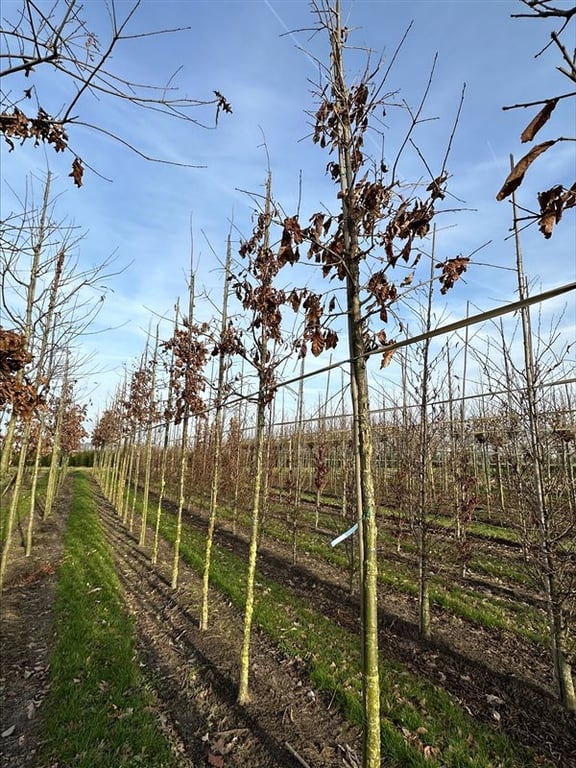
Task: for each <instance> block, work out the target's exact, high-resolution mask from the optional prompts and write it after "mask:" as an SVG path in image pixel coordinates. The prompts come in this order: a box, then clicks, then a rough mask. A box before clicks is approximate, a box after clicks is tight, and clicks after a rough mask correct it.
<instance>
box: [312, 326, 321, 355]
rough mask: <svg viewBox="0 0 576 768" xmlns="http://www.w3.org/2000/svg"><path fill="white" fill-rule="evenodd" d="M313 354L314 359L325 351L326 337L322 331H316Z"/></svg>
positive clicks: (313, 337)
mask: <svg viewBox="0 0 576 768" xmlns="http://www.w3.org/2000/svg"><path fill="white" fill-rule="evenodd" d="M311 349H312V354H313V355H314V357H318V355H321V354H322V352H323V351H324V336H322V332H321V331H320V330H316V331H315V332H314V335H313V336H312V347H311Z"/></svg>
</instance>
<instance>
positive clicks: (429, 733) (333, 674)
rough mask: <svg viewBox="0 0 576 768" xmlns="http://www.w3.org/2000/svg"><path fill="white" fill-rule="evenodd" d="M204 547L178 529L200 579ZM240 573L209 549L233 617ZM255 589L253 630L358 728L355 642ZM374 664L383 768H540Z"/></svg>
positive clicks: (420, 686) (282, 593) (268, 584)
mask: <svg viewBox="0 0 576 768" xmlns="http://www.w3.org/2000/svg"><path fill="white" fill-rule="evenodd" d="M138 506H139V505H137V508H138ZM154 518H155V510H154V511H153V512H151V514H150V524H151V525H154V522H155V520H154ZM175 528H176V525H175V516H174V515H173V514H172V513H169V512H167V511H165V512H164V513H163V516H162V521H161V533H162V536H163V537H164V538H165V539H166V540H168V541H170V542H173V541H174V537H175ZM204 546H205V543H204V536H203V534H202V532H201V531H198V530H197V529H195V528H193V527H192V526H189V525H187V524H186V523H185V522H184V524H183V530H182V541H181V549H180V553H181V556H182V558H183V560H184V561H185V562H186V563H188V565H190V566H191V567H192V568H194V569H195V570H196V571H198V572H199V573H201V572H202V568H203V558H204ZM246 568H247V567H246V563H245V562H244V561H243V560H242V559H240V558H238V557H237V556H235V555H233V554H232V553H230V552H228V551H227V550H223V549H221V548H219V547H218V546H215V547H214V549H213V557H212V569H211V583H212V585H213V586H214V587H215V588H216V589H217V590H218V591H219V592H221V593H222V594H225V595H226V596H227V597H228V598H229V599H230V600H231V602H232V603H233V604H234V605H235V606H236V607H237V608H238V609H239V610H242V609H243V607H244V596H245V584H246ZM257 585H258V596H257V603H256V609H255V617H254V618H255V621H256V622H257V624H258V625H259V626H260V627H261V628H262V629H263V630H264V631H265V632H266V633H267V635H268V636H269V637H270V638H271V640H272V641H273V642H274V643H275V644H276V645H277V647H278V648H280V650H282V651H283V652H284V653H285V654H286V655H287V656H289V657H291V658H295V659H299V660H301V661H302V663H304V664H305V665H306V669H307V673H308V675H309V677H310V679H311V681H312V683H313V684H314V685H315V686H316V688H317V689H319V690H322V691H324V692H325V694H326V696H327V697H329V698H332V699H334V700H336V701H338V703H339V705H340V707H341V709H342V711H343V712H344V713H345V715H346V716H347V717H348V718H349V719H350V720H351V721H353V722H356V723H357V724H361V722H362V708H361V675H360V672H359V670H360V646H359V638H358V636H357V635H356V634H352V633H350V632H348V631H347V630H346V629H344V628H343V627H341V626H340V625H338V624H335V623H334V622H332V621H330V620H329V619H328V618H326V617H325V616H324V615H322V614H321V613H319V612H317V611H315V610H314V609H313V608H312V607H311V606H310V604H309V603H308V602H306V601H304V600H301V599H299V598H297V597H296V596H295V595H294V594H293V593H292V592H290V591H289V590H286V589H284V588H283V587H281V586H280V585H279V584H277V583H276V582H273V581H269V580H267V579H264V578H262V577H261V576H258V577H257ZM380 664H381V666H380V678H381V679H380V684H381V713H382V748H383V757H384V758H385V762H386V765H387V766H389V768H400V767H401V766H402V768H424V766H427V768H437V767H439V766H442V768H496V767H498V768H529V767H530V766H535V765H537V764H538V763H537V762H536V759H535V758H534V756H533V755H532V753H530V752H529V751H527V750H524V749H522V748H520V747H518V746H517V745H515V744H513V743H512V742H511V741H510V740H509V739H508V738H507V737H506V736H505V735H504V734H502V733H499V732H498V731H496V730H493V729H491V728H489V727H486V726H484V725H482V724H479V723H477V722H476V721H475V720H474V719H473V718H472V717H470V716H469V715H468V714H467V713H466V712H465V711H464V709H463V708H462V707H460V706H459V705H458V703H457V702H456V701H455V700H454V699H453V698H452V697H451V696H450V695H449V694H448V693H446V692H445V691H444V690H442V689H441V688H438V687H436V686H434V685H432V684H431V683H429V682H427V681H426V680H423V679H421V678H419V677H417V676H415V675H413V674H412V673H410V672H408V671H407V670H406V669H404V668H403V667H402V666H401V665H399V664H397V663H393V662H390V661H389V660H388V659H386V658H384V657H382V658H381V662H380ZM540 765H542V763H540Z"/></svg>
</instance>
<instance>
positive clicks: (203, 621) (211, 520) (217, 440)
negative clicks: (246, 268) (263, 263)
mask: <svg viewBox="0 0 576 768" xmlns="http://www.w3.org/2000/svg"><path fill="white" fill-rule="evenodd" d="M231 261H232V243H231V239H230V235H228V242H227V246H226V264H225V268H224V270H225V275H224V294H223V296H222V318H221V325H220V337H221V339H223V338H224V334H225V332H226V329H227V327H228V294H229V290H230V288H229V286H230V281H229V279H228V276H229V274H230V264H231ZM225 377H226V354H225V352H224V350H223V349H221V350H220V353H219V355H218V384H217V389H216V411H215V414H214V451H213V455H212V479H211V484H210V508H209V510H208V531H207V534H206V550H205V552H204V572H203V575H202V611H201V616H200V629H204V630H205V629H208V596H209V587H210V564H211V560H212V544H213V541H214V528H215V526H216V511H217V509H218V485H219V482H220V456H221V453H222V415H223V410H224V384H225Z"/></svg>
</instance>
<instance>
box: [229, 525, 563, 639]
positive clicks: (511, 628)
mask: <svg viewBox="0 0 576 768" xmlns="http://www.w3.org/2000/svg"><path fill="white" fill-rule="evenodd" d="M242 523H244V520H242ZM264 526H265V528H264V529H265V533H266V534H267V535H269V536H271V537H273V538H274V539H276V540H278V541H281V542H283V543H285V544H288V543H289V542H290V536H291V533H290V531H288V530H287V529H286V527H285V526H283V525H282V521H280V520H278V519H277V518H271V517H270V518H268V519H266V520H265V523H264ZM298 548H299V551H301V552H308V553H310V554H312V555H314V556H315V557H318V558H321V559H322V560H324V561H325V562H328V563H331V564H332V565H334V566H337V567H338V568H339V569H340V570H345V569H347V568H349V563H348V559H347V556H346V552H345V549H344V547H336V548H334V549H332V548H331V547H329V546H328V544H327V541H326V537H323V536H320V535H318V534H315V533H313V532H309V531H305V530H301V531H299V533H298ZM378 580H379V581H380V583H382V584H386V585H387V586H390V587H393V588H394V589H396V590H398V591H399V592H403V593H405V594H408V595H411V596H413V597H414V596H417V595H418V584H417V582H416V577H415V574H414V569H413V568H410V566H409V565H406V564H402V563H398V562H397V561H393V562H390V561H388V560H387V559H386V556H385V555H384V557H382V558H381V560H380V563H379V572H378ZM430 582H431V586H430V599H431V601H432V602H433V603H436V604H437V605H438V606H440V607H441V608H444V609H445V610H447V611H449V612H450V613H452V614H454V615H455V616H459V617H460V618H463V619H465V620H466V621H469V622H471V623H474V624H477V625H478V626H481V627H487V628H493V629H504V630H507V631H508V632H511V633H513V634H515V635H518V636H519V637H524V638H526V639H528V640H530V641H532V642H536V643H539V644H540V645H547V643H548V639H547V634H546V618H545V616H544V614H543V613H542V612H541V611H538V610H537V609H534V608H530V607H527V606H520V605H516V604H514V603H513V602H512V601H510V600H503V599H502V598H499V597H497V596H494V595H487V594H486V593H484V592H480V591H477V590H472V589H465V588H460V587H455V586H447V585H446V578H444V577H443V576H442V575H439V576H433V577H431V579H430Z"/></svg>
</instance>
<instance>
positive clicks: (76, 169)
mask: <svg viewBox="0 0 576 768" xmlns="http://www.w3.org/2000/svg"><path fill="white" fill-rule="evenodd" d="M68 176H71V177H72V178H73V179H74V184H76V186H77V187H81V186H82V177H83V176H84V166H83V165H82V160H80V158H79V157H75V158H74V162H73V163H72V173H69V174H68Z"/></svg>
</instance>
